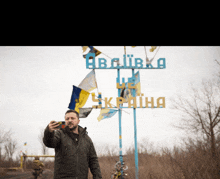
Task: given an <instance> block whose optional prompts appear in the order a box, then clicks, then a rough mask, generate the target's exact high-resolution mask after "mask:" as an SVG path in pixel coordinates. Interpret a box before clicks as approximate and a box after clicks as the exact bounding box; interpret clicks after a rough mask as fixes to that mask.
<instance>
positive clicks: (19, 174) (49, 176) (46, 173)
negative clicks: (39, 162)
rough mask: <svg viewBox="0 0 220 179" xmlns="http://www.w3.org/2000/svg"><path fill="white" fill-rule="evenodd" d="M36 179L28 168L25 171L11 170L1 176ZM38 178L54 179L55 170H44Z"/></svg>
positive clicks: (0, 177)
mask: <svg viewBox="0 0 220 179" xmlns="http://www.w3.org/2000/svg"><path fill="white" fill-rule="evenodd" d="M8 178H13V179H34V176H33V175H32V170H27V171H24V172H21V171H10V172H7V173H6V175H5V176H0V179H8ZM38 179H53V171H52V170H48V169H46V170H44V171H43V173H42V176H41V177H38Z"/></svg>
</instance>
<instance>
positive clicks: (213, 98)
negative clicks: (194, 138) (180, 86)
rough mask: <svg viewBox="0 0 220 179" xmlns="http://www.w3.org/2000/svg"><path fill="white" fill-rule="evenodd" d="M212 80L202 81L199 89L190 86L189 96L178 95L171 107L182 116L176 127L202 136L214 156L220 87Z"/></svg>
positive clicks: (217, 133)
mask: <svg viewBox="0 0 220 179" xmlns="http://www.w3.org/2000/svg"><path fill="white" fill-rule="evenodd" d="M216 84H217V83H215V82H214V81H203V83H202V88H201V89H195V88H192V93H191V95H190V98H188V99H187V98H183V97H181V96H178V97H177V99H175V100H173V107H174V108H175V109H177V110H179V111H181V112H182V114H183V117H182V119H181V122H180V123H179V125H176V127H178V128H180V129H184V130H185V131H187V132H188V133H190V132H192V133H194V134H197V135H198V136H202V137H203V139H205V141H207V142H208V144H209V145H210V148H211V155H212V157H213V158H214V157H215V156H216V136H217V135H219V133H220V130H219V129H220V100H219V99H220V87H219V86H217V85H216Z"/></svg>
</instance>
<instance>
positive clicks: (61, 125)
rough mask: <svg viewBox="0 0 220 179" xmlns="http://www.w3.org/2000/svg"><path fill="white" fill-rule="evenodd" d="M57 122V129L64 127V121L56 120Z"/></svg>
mask: <svg viewBox="0 0 220 179" xmlns="http://www.w3.org/2000/svg"><path fill="white" fill-rule="evenodd" d="M58 123H59V124H60V125H59V126H58V127H57V128H58V129H61V128H62V129H63V128H65V121H58Z"/></svg>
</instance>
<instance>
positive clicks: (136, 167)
mask: <svg viewBox="0 0 220 179" xmlns="http://www.w3.org/2000/svg"><path fill="white" fill-rule="evenodd" d="M132 77H133V78H134V69H132ZM132 91H133V96H135V95H136V94H135V93H136V92H135V89H133V90H132ZM133 111H134V145H135V153H134V155H135V178H136V179H138V148H137V126H136V108H133Z"/></svg>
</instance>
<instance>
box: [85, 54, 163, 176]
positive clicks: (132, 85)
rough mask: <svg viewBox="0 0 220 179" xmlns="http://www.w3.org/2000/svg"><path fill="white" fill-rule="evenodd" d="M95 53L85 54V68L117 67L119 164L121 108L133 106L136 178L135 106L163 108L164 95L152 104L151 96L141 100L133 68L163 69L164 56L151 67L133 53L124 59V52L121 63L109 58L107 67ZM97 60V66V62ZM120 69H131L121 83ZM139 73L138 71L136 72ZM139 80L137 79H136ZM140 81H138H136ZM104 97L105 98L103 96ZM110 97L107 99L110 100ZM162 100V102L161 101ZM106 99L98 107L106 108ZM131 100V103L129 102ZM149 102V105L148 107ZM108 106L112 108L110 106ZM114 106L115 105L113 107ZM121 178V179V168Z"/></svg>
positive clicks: (105, 61)
mask: <svg viewBox="0 0 220 179" xmlns="http://www.w3.org/2000/svg"><path fill="white" fill-rule="evenodd" d="M95 56H96V55H95V53H88V54H87V55H86V68H87V69H117V78H116V83H117V84H116V86H117V88H118V97H117V98H116V103H117V108H118V121H119V159H120V162H121V165H123V164H124V163H123V155H122V127H121V116H122V108H133V117H134V147H135V178H136V179H138V146H137V124H136V108H161V107H162V108H165V97H159V98H157V100H156V103H157V105H156V106H155V105H154V98H153V97H151V101H149V100H148V97H145V100H142V97H143V95H144V94H143V93H141V92H140V91H139V92H137V91H136V90H137V86H136V84H137V79H138V78H139V76H138V77H136V74H137V73H136V74H135V72H134V69H149V70H150V69H164V68H166V64H165V58H160V59H158V60H157V67H153V66H152V64H151V63H148V62H147V60H146V64H144V61H143V60H142V59H141V58H134V59H132V57H133V55H132V54H131V55H127V57H129V60H128V62H127V60H126V54H124V56H123V57H124V58H123V65H119V58H113V59H111V66H109V67H108V65H107V60H106V59H105V58H99V59H98V61H96V59H95ZM96 62H98V66H97V63H96ZM114 62H117V66H115V65H114V64H115V63H114ZM120 69H131V70H132V77H131V78H128V82H127V83H125V79H124V78H122V83H120V81H121V80H120V79H121V77H120ZM138 75H139V72H138ZM138 80H139V79H138ZM138 83H140V81H138ZM139 85H140V84H139ZM125 89H127V90H130V95H128V96H129V97H128V96H127V99H126V100H125V98H123V96H121V94H122V90H124V92H125ZM94 95H95V94H93V96H94ZM100 96H101V95H100ZM136 96H140V97H139V98H140V101H139V104H140V105H139V107H138V106H137V100H136V98H137V97H136ZM105 99H106V98H105ZM111 99H112V97H111V98H110V100H109V101H111ZM161 100H162V102H161ZM93 101H94V102H97V101H98V100H97V99H93ZM109 101H108V100H107V99H106V100H105V103H106V104H105V107H101V106H100V104H99V108H104V109H106V108H108V107H107V106H108V105H109V104H110V102H109ZM131 101H133V103H132V102H131ZM143 101H145V106H144V105H143V103H142V102H143ZM125 102H127V103H128V107H125V106H123V103H125ZM149 104H151V107H149ZM109 108H113V107H111V105H110V107H109ZM115 108H116V107H115ZM121 173H122V179H123V170H121Z"/></svg>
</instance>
